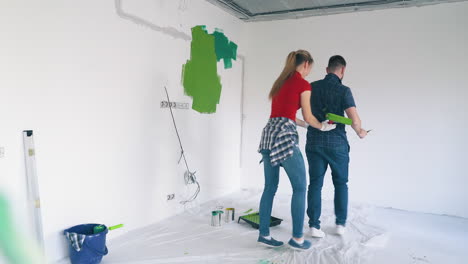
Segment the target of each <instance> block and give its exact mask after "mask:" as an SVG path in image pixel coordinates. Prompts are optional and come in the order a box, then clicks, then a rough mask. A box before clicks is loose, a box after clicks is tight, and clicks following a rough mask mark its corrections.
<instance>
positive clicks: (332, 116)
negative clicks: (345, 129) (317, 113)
mask: <svg viewBox="0 0 468 264" xmlns="http://www.w3.org/2000/svg"><path fill="white" fill-rule="evenodd" d="M325 118H326V119H328V120H329V121H330V122H329V123H330V124H333V123H339V124H344V125H352V124H353V120H352V119H350V118H347V117H344V116H340V115H335V114H332V113H328V114H326V115H325ZM371 131H372V129H371V130H367V133H369V132H371Z"/></svg>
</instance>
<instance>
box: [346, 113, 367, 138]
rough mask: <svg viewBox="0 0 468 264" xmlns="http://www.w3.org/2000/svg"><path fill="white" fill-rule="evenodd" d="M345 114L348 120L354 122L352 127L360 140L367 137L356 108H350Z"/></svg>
mask: <svg viewBox="0 0 468 264" xmlns="http://www.w3.org/2000/svg"><path fill="white" fill-rule="evenodd" d="M345 112H346V115H347V116H348V118H351V120H353V124H352V125H351V127H352V128H353V129H354V131H356V134H357V135H358V136H359V137H360V138H365V137H366V136H367V131H366V130H365V129H363V128H362V127H361V118H359V114H358V112H357V109H356V107H354V106H353V107H349V108H347V109H346V110H345Z"/></svg>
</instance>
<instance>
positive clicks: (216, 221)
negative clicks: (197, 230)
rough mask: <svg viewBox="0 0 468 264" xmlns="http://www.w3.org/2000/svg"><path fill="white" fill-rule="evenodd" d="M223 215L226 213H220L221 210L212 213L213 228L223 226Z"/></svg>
mask: <svg viewBox="0 0 468 264" xmlns="http://www.w3.org/2000/svg"><path fill="white" fill-rule="evenodd" d="M223 213H224V212H223V211H219V210H218V211H212V212H211V226H215V227H218V226H221V217H222V214H223Z"/></svg>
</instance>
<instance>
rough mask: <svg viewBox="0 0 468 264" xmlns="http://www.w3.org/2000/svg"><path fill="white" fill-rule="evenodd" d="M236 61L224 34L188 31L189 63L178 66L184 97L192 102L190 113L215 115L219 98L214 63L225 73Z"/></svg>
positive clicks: (232, 46)
mask: <svg viewBox="0 0 468 264" xmlns="http://www.w3.org/2000/svg"><path fill="white" fill-rule="evenodd" d="M236 57H237V45H236V44H235V43H233V42H230V41H229V40H228V38H227V37H226V36H225V35H224V33H222V32H219V31H215V32H214V33H213V34H208V32H207V30H206V27H205V26H196V27H193V28H192V43H191V52H190V60H188V61H187V63H186V64H184V65H183V66H182V85H183V86H184V90H185V94H186V95H188V96H191V97H192V98H193V103H192V109H193V110H195V111H198V112H200V113H208V114H210V113H215V112H216V107H217V105H218V104H219V99H220V97H221V77H220V76H219V75H218V71H217V62H218V61H220V60H221V59H223V60H224V67H225V68H226V69H228V68H231V67H232V60H233V59H234V60H235V59H236Z"/></svg>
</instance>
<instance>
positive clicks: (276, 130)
mask: <svg viewBox="0 0 468 264" xmlns="http://www.w3.org/2000/svg"><path fill="white" fill-rule="evenodd" d="M298 144H299V136H298V134H297V130H296V123H294V121H292V120H291V119H289V118H286V117H274V118H270V120H268V123H267V125H266V126H265V128H264V129H263V132H262V139H261V141H260V146H259V148H258V152H260V151H262V150H270V159H271V165H272V166H277V165H279V164H280V163H281V162H283V161H285V160H286V159H288V158H289V157H291V156H292V155H293V152H294V147H295V146H297V145H298Z"/></svg>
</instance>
